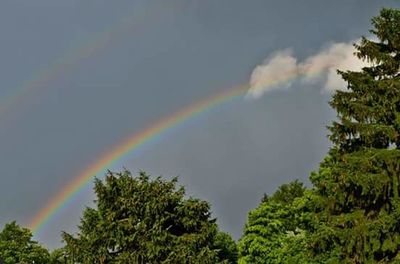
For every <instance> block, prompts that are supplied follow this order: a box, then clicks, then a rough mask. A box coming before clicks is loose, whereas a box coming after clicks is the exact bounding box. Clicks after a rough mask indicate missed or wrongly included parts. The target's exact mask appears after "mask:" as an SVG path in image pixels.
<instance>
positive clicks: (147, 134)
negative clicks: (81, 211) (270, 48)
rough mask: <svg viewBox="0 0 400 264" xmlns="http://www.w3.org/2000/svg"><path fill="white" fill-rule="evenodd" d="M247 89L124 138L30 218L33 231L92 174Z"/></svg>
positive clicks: (198, 105)
mask: <svg viewBox="0 0 400 264" xmlns="http://www.w3.org/2000/svg"><path fill="white" fill-rule="evenodd" d="M247 90H248V86H247V85H241V86H237V87H234V88H232V89H229V90H226V91H223V92H220V93H217V94H216V95H214V96H212V97H210V98H207V99H205V100H202V101H198V102H196V103H194V104H192V105H189V106H187V107H186V108H183V109H182V110H180V111H178V112H176V113H175V114H173V115H170V116H168V117H166V118H164V119H161V120H160V121H158V122H156V123H155V124H154V125H152V126H150V127H148V128H146V129H144V130H143V131H141V132H139V133H137V134H134V135H133V136H132V137H129V138H127V139H125V140H122V141H121V142H120V143H119V144H118V145H117V146H116V147H115V148H113V149H112V150H111V151H110V152H107V153H105V154H104V155H103V156H102V157H100V158H99V159H98V160H97V161H96V162H95V163H93V164H91V165H89V166H88V167H87V168H86V169H85V170H83V171H82V172H81V173H79V174H78V176H77V177H76V178H75V179H74V180H73V181H72V182H70V183H69V184H68V185H67V186H66V187H65V188H64V189H63V190H62V191H61V192H60V193H59V194H58V195H57V196H56V197H54V198H53V199H52V200H51V201H50V202H49V203H48V204H47V205H46V206H45V207H44V208H43V209H42V210H41V211H40V212H39V213H38V214H37V215H36V216H35V217H34V218H33V219H32V221H31V222H30V224H29V225H28V226H29V228H30V229H31V230H32V232H33V233H34V234H37V233H38V232H39V231H40V230H41V229H42V228H43V227H44V226H45V225H46V224H47V223H48V222H49V221H50V220H51V219H52V218H53V216H54V215H55V214H56V213H57V212H58V211H61V210H62V209H63V208H65V207H66V205H67V203H68V201H69V200H70V199H72V198H73V197H74V196H76V194H77V193H79V192H80V191H81V190H82V189H83V188H84V187H85V186H86V185H88V184H89V183H90V182H91V181H92V178H93V177H94V176H95V175H96V174H98V173H100V172H103V171H105V170H106V169H107V168H108V167H110V166H111V165H112V164H114V163H115V162H116V161H118V160H119V159H120V158H121V157H123V156H124V155H126V154H129V153H131V152H133V151H135V150H137V149H139V148H140V147H141V146H143V145H144V144H146V143H148V142H150V141H151V140H152V139H154V138H156V137H157V136H158V135H160V134H162V133H165V132H166V131H167V130H169V129H171V128H173V127H175V126H177V125H178V124H181V123H183V122H185V121H187V120H189V119H191V118H193V117H195V116H198V115H199V114H201V113H203V112H205V111H207V110H209V109H212V108H213V107H215V106H218V105H220V104H222V103H225V102H228V101H231V100H233V99H235V98H236V97H240V96H241V95H244V94H245V93H246V92H247Z"/></svg>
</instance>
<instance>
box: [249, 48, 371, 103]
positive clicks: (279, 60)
mask: <svg viewBox="0 0 400 264" xmlns="http://www.w3.org/2000/svg"><path fill="white" fill-rule="evenodd" d="M354 52H355V49H354V47H353V44H352V43H333V44H330V45H328V46H327V47H326V48H325V49H322V50H321V51H320V52H318V53H317V54H315V55H312V56H310V57H308V58H306V59H305V60H303V61H302V62H298V60H297V58H296V57H294V56H293V55H292V52H291V50H289V49H286V50H281V51H277V52H274V53H273V54H272V55H270V56H269V57H268V58H267V59H266V60H265V61H264V62H263V64H261V65H258V66H257V67H256V68H255V69H254V70H253V72H252V73H251V77H250V84H249V85H250V88H249V91H248V93H247V96H248V97H250V98H259V97H261V96H262V95H263V94H265V93H266V92H269V91H271V90H276V89H287V88H288V87H290V86H291V85H292V83H293V82H294V80H295V79H296V78H301V79H302V80H303V81H304V82H306V83H307V82H308V83H316V82H321V90H322V91H327V92H332V91H335V90H339V89H345V88H346V83H345V82H344V81H343V80H342V79H341V76H340V75H338V74H337V72H336V71H337V69H340V70H352V71H358V70H361V68H362V67H364V66H366V65H367V63H366V62H364V61H362V60H360V59H358V58H357V57H356V56H355V55H354Z"/></svg>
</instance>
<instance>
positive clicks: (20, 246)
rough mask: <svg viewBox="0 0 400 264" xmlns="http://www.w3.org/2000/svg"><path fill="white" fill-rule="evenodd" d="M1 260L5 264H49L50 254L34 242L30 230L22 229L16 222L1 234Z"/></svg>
mask: <svg viewBox="0 0 400 264" xmlns="http://www.w3.org/2000/svg"><path fill="white" fill-rule="evenodd" d="M0 259H2V260H3V261H4V263H5V264H15V263H20V262H21V263H23V262H24V263H36V264H47V263H49V252H48V251H47V250H46V249H45V248H43V247H42V246H40V245H39V244H38V242H36V241H33V240H32V233H31V232H30V231H29V229H26V228H22V227H20V226H18V225H17V223H16V222H11V223H8V224H6V225H5V226H4V228H3V230H2V231H1V232H0Z"/></svg>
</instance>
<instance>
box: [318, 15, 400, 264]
mask: <svg viewBox="0 0 400 264" xmlns="http://www.w3.org/2000/svg"><path fill="white" fill-rule="evenodd" d="M372 24H373V29H372V30H371V31H370V32H371V33H372V34H373V35H375V37H376V39H375V38H373V40H371V39H367V38H366V37H363V38H362V39H361V41H360V43H358V44H356V45H355V48H356V53H355V55H356V56H357V57H358V58H360V59H362V60H364V61H366V62H369V65H370V66H368V67H365V68H363V69H362V70H361V71H359V72H355V71H339V74H341V76H342V77H343V79H344V80H345V81H346V82H347V84H348V87H347V88H348V89H347V90H346V91H337V92H336V93H335V95H334V96H333V99H332V101H331V106H332V107H333V108H334V109H335V110H336V111H337V114H338V119H337V121H336V122H333V124H332V125H331V126H330V127H329V129H330V131H331V135H330V139H331V140H332V142H333V147H332V148H331V150H330V152H329V154H328V157H327V158H326V159H325V160H324V162H323V163H322V164H321V166H320V170H319V172H318V173H314V174H312V176H311V181H312V182H313V184H314V186H315V190H316V194H317V197H318V199H316V200H315V202H316V208H317V209H316V218H315V220H317V221H316V223H317V227H316V228H317V230H316V231H315V232H314V233H313V236H312V239H311V247H312V249H313V252H314V254H315V256H316V257H318V256H322V255H325V257H326V255H327V254H328V255H330V260H331V262H332V263H339V262H340V263H376V262H385V263H387V262H389V263H400V200H399V177H400V74H399V69H400V10H394V9H382V10H381V12H380V15H379V16H377V17H375V18H373V19H372Z"/></svg>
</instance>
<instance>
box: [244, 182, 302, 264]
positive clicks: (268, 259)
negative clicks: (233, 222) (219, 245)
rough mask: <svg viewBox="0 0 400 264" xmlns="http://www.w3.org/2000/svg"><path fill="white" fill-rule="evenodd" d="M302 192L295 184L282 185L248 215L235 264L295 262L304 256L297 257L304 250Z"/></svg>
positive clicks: (299, 184)
mask: <svg viewBox="0 0 400 264" xmlns="http://www.w3.org/2000/svg"><path fill="white" fill-rule="evenodd" d="M305 192H306V190H305V188H304V187H303V185H302V184H301V183H299V182H298V181H294V182H292V183H289V184H284V185H282V186H281V187H279V189H278V190H277V191H276V192H275V193H274V194H273V195H272V196H271V197H268V196H265V197H264V198H263V200H262V202H261V204H260V205H259V206H258V207H257V208H256V209H254V210H252V211H251V212H250V213H249V215H248V220H247V223H246V226H245V228H244V235H243V237H242V238H241V239H240V241H239V244H238V247H239V263H243V264H244V263H266V264H267V263H268V264H272V263H288V262H292V261H293V263H299V262H300V261H301V259H302V258H304V257H305V255H304V256H299V254H300V253H302V252H303V250H304V245H303V244H304V235H305V234H304V230H303V229H302V226H303V225H304V224H303V223H305V219H303V217H302V215H303V211H304V210H303V208H304V202H305V201H306V199H307V198H306V195H305ZM304 215H305V214H304Z"/></svg>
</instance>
